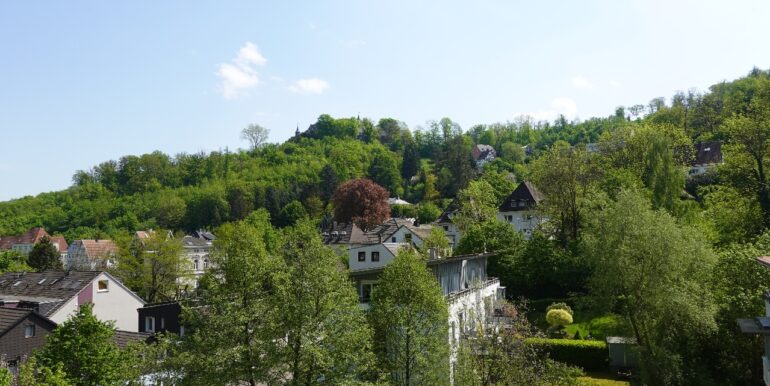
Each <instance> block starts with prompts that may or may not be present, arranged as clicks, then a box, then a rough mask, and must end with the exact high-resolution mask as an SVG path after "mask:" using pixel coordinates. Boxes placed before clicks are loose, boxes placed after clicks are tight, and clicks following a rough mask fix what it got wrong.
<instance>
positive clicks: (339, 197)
mask: <svg viewBox="0 0 770 386" xmlns="http://www.w3.org/2000/svg"><path fill="white" fill-rule="evenodd" d="M388 197H389V194H388V191H387V190H385V188H383V187H382V186H380V185H377V184H376V183H375V182H373V181H372V180H368V179H355V180H349V181H346V182H344V183H343V184H342V185H340V186H339V187H338V188H337V191H335V192H334V196H333V197H332V201H333V203H334V219H335V220H336V221H340V222H351V221H352V222H353V223H354V224H356V225H357V226H358V227H359V228H361V229H364V230H367V229H370V228H372V227H374V226H376V225H379V224H382V222H383V221H385V220H386V219H387V218H388V215H390V206H389V205H388Z"/></svg>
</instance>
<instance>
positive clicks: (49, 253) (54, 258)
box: [27, 236, 64, 272]
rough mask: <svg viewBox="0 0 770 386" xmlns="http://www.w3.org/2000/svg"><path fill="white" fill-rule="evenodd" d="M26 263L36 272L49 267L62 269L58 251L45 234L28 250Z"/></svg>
mask: <svg viewBox="0 0 770 386" xmlns="http://www.w3.org/2000/svg"><path fill="white" fill-rule="evenodd" d="M27 263H28V264H29V266H30V267H31V268H32V269H34V270H36V271H38V272H42V271H45V270H49V269H50V270H62V269H64V267H63V266H62V262H61V258H60V257H59V251H58V250H57V249H56V246H55V245H53V243H51V239H49V238H48V237H47V236H43V238H42V239H40V241H39V242H38V243H37V244H35V245H34V246H33V247H32V251H30V252H29V255H28V256H27Z"/></svg>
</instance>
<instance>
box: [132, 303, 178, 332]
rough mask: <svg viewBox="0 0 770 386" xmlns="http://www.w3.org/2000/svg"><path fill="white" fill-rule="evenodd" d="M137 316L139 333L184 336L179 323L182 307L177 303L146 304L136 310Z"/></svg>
mask: <svg viewBox="0 0 770 386" xmlns="http://www.w3.org/2000/svg"><path fill="white" fill-rule="evenodd" d="M137 313H138V314H139V324H138V327H139V332H144V333H150V334H154V333H158V332H172V333H174V334H177V335H180V336H181V335H184V326H183V325H182V323H181V319H182V318H181V315H182V306H181V305H180V304H179V302H177V301H170V302H162V303H154V304H147V305H145V306H144V307H142V308H139V309H137Z"/></svg>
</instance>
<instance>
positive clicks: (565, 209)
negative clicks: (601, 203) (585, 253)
mask: <svg viewBox="0 0 770 386" xmlns="http://www.w3.org/2000/svg"><path fill="white" fill-rule="evenodd" d="M598 174H599V173H598V170H597V169H596V165H595V162H594V160H593V159H592V158H591V156H590V155H589V154H587V153H586V152H585V150H583V149H580V148H572V147H570V146H569V145H567V144H564V143H557V144H554V146H553V147H552V148H551V149H549V150H548V151H547V152H546V153H545V154H543V155H542V156H541V157H540V158H538V160H537V161H536V162H535V163H534V165H533V167H532V177H533V180H534V182H535V185H536V186H537V187H538V189H540V191H541V192H543V194H544V195H545V200H544V209H545V211H546V213H547V214H548V215H549V217H550V220H549V222H550V223H551V224H552V226H553V227H554V228H555V236H556V238H557V239H558V240H559V241H560V242H561V243H562V245H564V246H566V245H568V244H569V243H570V242H571V241H575V240H579V238H580V231H581V228H582V226H583V225H584V222H585V211H586V208H587V206H588V204H589V202H588V200H587V198H588V197H589V194H590V192H591V189H592V184H593V183H594V182H595V181H596V180H597V179H598Z"/></svg>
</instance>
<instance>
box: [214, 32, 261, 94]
mask: <svg viewBox="0 0 770 386" xmlns="http://www.w3.org/2000/svg"><path fill="white" fill-rule="evenodd" d="M265 63H267V59H265V57H264V56H262V54H261V53H260V52H259V49H258V48H257V46H256V45H255V44H254V43H252V42H246V44H244V45H243V47H241V49H240V50H238V54H237V55H236V56H235V58H234V59H233V60H232V62H231V63H220V64H219V66H218V68H217V72H216V75H217V76H218V77H219V78H220V81H221V83H220V84H219V90H220V92H221V93H222V95H223V96H224V97H225V98H226V99H235V98H237V97H239V96H241V95H243V93H244V92H245V90H247V89H250V88H253V87H256V86H258V85H259V83H260V80H259V76H258V75H257V71H256V70H255V68H254V66H264V65H265Z"/></svg>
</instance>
